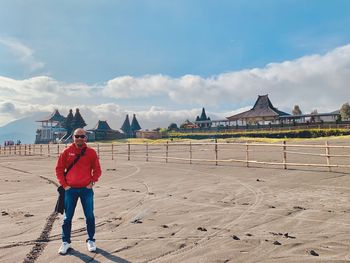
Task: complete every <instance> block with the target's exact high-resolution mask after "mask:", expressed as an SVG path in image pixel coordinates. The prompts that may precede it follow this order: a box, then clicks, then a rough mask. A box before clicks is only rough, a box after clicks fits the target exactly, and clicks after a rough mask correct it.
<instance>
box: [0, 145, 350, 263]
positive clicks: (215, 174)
mask: <svg viewBox="0 0 350 263" xmlns="http://www.w3.org/2000/svg"><path fill="white" fill-rule="evenodd" d="M333 143H338V144H343V143H345V142H344V141H339V142H338V141H335V142H333ZM347 145H349V143H348V144H347ZM222 154H224V153H222ZM230 154H231V153H230ZM256 154H259V153H256ZM261 154H262V155H268V156H273V154H267V153H266V151H265V152H264V151H262V152H261ZM348 154H349V153H348ZM201 155H202V156H205V155H206V152H205V151H202V153H201ZM276 158H279V157H276ZM299 158H305V157H302V156H301V157H299ZM55 162H56V158H48V157H40V156H10V157H5V156H0V213H1V215H0V234H1V240H0V262H24V261H25V260H27V262H30V259H32V262H34V261H35V262H65V263H66V262H350V249H349V246H350V234H349V233H350V172H349V171H347V170H345V169H343V170H339V171H335V172H328V171H327V170H326V169H306V168H305V169H304V168H295V169H288V170H283V169H281V167H270V168H268V167H257V166H253V167H250V168H246V167H244V164H223V165H218V166H215V164H212V163H210V164H199V163H194V164H192V165H190V164H187V163H184V162H182V163H181V162H175V161H173V162H169V163H164V161H152V162H145V160H144V159H143V160H142V159H139V160H136V159H135V160H131V161H127V160H126V158H125V157H123V158H118V159H117V160H106V159H103V158H101V164H102V167H103V175H102V177H101V180H100V181H99V182H98V184H97V185H96V186H95V189H94V192H95V216H96V243H97V246H98V250H97V253H90V252H88V251H87V249H86V244H85V239H86V231H85V219H84V216H83V212H82V209H81V205H80V203H79V204H78V206H77V210H76V214H75V216H74V221H73V231H72V249H71V250H70V251H69V253H68V254H67V255H65V256H61V255H58V254H57V250H58V248H59V246H60V243H61V240H60V233H61V223H62V215H58V216H56V215H54V214H52V211H53V208H54V205H55V202H56V186H55V185H54V183H53V182H55V181H56V179H55V176H54V166H55ZM347 163H350V161H347ZM50 216H51V217H50ZM50 222H51V223H52V229H51V225H50V224H49V223H50ZM45 227H46V229H45ZM45 234H46V236H45Z"/></svg>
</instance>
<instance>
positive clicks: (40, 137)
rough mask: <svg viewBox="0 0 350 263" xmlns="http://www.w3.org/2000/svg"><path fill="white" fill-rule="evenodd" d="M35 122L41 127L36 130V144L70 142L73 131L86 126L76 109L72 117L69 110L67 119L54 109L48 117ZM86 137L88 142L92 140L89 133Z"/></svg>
mask: <svg viewBox="0 0 350 263" xmlns="http://www.w3.org/2000/svg"><path fill="white" fill-rule="evenodd" d="M36 122H41V127H40V128H38V129H37V130H36V136H35V143H36V144H46V143H68V142H72V133H73V131H74V130H75V129H77V128H84V127H85V126H86V123H85V121H84V119H83V117H82V116H81V114H80V112H79V109H76V111H75V114H74V116H73V113H72V110H69V114H68V115H67V117H63V116H62V115H61V114H60V113H59V111H58V110H57V109H55V110H54V112H53V113H52V114H51V115H50V116H48V117H46V118H43V119H42V120H38V121H36ZM87 136H88V140H89V141H92V140H93V139H94V138H93V137H91V134H90V133H87Z"/></svg>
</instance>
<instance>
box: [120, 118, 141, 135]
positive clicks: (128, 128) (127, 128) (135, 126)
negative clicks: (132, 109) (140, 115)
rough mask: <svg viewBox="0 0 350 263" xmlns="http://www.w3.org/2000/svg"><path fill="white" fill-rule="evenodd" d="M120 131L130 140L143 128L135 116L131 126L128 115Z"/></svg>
mask: <svg viewBox="0 0 350 263" xmlns="http://www.w3.org/2000/svg"><path fill="white" fill-rule="evenodd" d="M120 129H121V130H122V131H123V133H124V134H125V136H126V137H128V138H132V137H135V136H136V132H137V131H139V130H141V126H140V124H139V122H138V121H137V119H136V115H135V114H134V115H133V118H132V122H131V125H130V121H129V115H128V114H126V117H125V120H124V122H123V125H122V127H121V128H120Z"/></svg>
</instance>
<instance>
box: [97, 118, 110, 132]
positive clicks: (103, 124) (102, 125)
mask: <svg viewBox="0 0 350 263" xmlns="http://www.w3.org/2000/svg"><path fill="white" fill-rule="evenodd" d="M93 130H100V131H110V130H112V128H111V127H109V125H108V123H107V121H100V120H99V121H98V122H97V124H96V125H95V127H94V128H93Z"/></svg>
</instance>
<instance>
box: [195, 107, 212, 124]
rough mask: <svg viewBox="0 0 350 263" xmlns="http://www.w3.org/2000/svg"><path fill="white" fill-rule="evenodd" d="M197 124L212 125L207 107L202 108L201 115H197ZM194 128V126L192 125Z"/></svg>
mask: <svg viewBox="0 0 350 263" xmlns="http://www.w3.org/2000/svg"><path fill="white" fill-rule="evenodd" d="M196 125H197V126H199V127H200V128H207V127H210V126H211V122H210V118H209V117H207V114H206V113H205V109H204V108H202V113H201V116H200V117H199V116H197V118H196ZM191 128H193V127H191Z"/></svg>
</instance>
